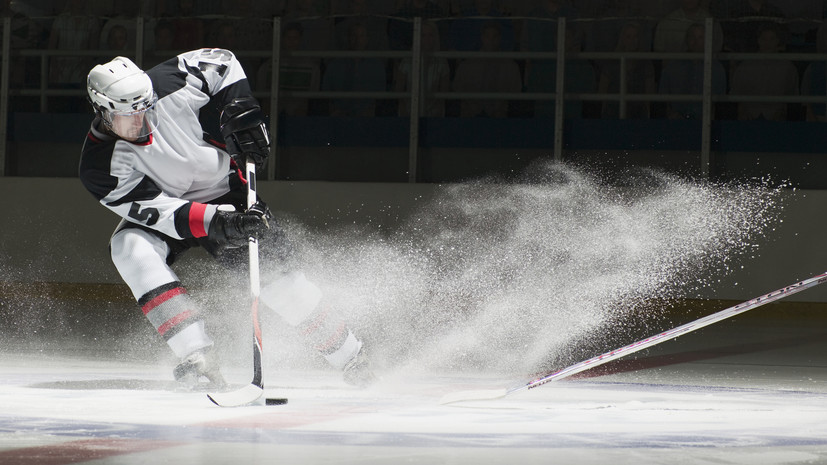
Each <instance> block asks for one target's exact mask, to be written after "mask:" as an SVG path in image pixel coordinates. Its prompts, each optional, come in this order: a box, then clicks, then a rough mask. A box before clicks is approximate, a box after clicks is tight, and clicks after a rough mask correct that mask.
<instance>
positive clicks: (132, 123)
mask: <svg viewBox="0 0 827 465" xmlns="http://www.w3.org/2000/svg"><path fill="white" fill-rule="evenodd" d="M156 101H157V97H155V96H153V98H152V99H151V100H149V101H148V102H146V103H145V106H144V107H143V108H140V109H137V110H133V111H115V110H113V111H110V112H108V113H107V114H106V115H105V116H106V118H107V123H108V125H109V127H110V128H111V129H112V132H114V133H115V134H117V135H118V136H119V137H121V138H122V139H124V140H128V141H130V142H134V141H136V140H138V139H142V138H144V137H146V136H148V135H149V134H151V133H152V131H154V130H155V129H156V128H157V126H158V117H157V113H156V108H155V102H156Z"/></svg>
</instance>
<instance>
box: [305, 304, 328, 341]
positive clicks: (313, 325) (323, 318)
mask: <svg viewBox="0 0 827 465" xmlns="http://www.w3.org/2000/svg"><path fill="white" fill-rule="evenodd" d="M327 310H328V309H327V307H325V308H324V309H323V310H322V311H321V312H319V314H318V315H316V318H314V319H313V321H311V322H310V324H309V325H307V326H306V327H305V328H304V330H303V331H302V333H303V334H304V335H305V336H309V335H310V334H311V333H315V332H316V330H318V329H319V328H320V327H321V326H322V325H323V324H325V323H326V322H327Z"/></svg>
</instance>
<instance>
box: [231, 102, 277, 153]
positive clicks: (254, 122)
mask: <svg viewBox="0 0 827 465" xmlns="http://www.w3.org/2000/svg"><path fill="white" fill-rule="evenodd" d="M220 124H221V135H222V136H224V142H225V144H226V146H227V153H229V154H230V156H231V157H232V158H233V160H235V163H236V165H238V167H239V168H243V167H244V164H245V162H246V161H247V158H248V157H249V158H252V159H253V162H255V164H256V166H258V167H261V166H263V165H264V162H265V161H267V157H269V156H270V137H269V135H268V133H267V126H265V124H264V118H263V116H262V114H261V108H260V107H259V105H258V102H256V100H255V99H254V98H252V97H249V98H237V99H234V100H233V101H232V102H230V103H229V104H228V105H227V106H226V107H224V109H223V110H222V112H221V121H220Z"/></svg>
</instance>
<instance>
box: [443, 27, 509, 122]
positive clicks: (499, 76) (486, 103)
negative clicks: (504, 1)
mask: <svg viewBox="0 0 827 465" xmlns="http://www.w3.org/2000/svg"><path fill="white" fill-rule="evenodd" d="M501 41H502V38H501V37H500V25H499V23H497V22H493V21H492V22H488V23H486V24H485V25H484V26H483V28H482V31H481V33H480V44H481V46H480V51H483V52H498V51H500V43H501ZM453 89H454V91H456V92H520V91H521V90H522V82H521V79H520V68H519V66H517V63H516V62H515V61H514V60H511V59H503V58H468V59H466V60H463V61H462V62H460V63H459V66H458V67H457V72H456V76H454V83H453ZM460 116H463V117H473V116H487V117H491V118H505V117H506V116H508V100H506V99H497V100H494V99H483V100H481V99H464V100H461V101H460Z"/></svg>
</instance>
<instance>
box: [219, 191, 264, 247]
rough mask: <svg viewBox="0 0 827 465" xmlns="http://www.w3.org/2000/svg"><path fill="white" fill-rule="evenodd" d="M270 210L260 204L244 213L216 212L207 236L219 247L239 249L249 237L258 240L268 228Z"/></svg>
mask: <svg viewBox="0 0 827 465" xmlns="http://www.w3.org/2000/svg"><path fill="white" fill-rule="evenodd" d="M271 218H272V216H271V215H270V210H269V209H268V208H267V206H266V205H264V204H263V203H261V202H258V203H256V204H255V205H253V206H252V207H250V208H249V209H248V210H247V211H246V212H228V211H222V210H218V211H217V212H216V213H215V216H213V219H212V221H211V222H210V229H209V232H208V236H209V238H210V239H212V240H214V241H216V242H218V243H219V244H221V245H225V246H229V247H241V246H243V245H245V244H247V243H248V242H249V240H250V238H251V237H254V238H256V239H258V238H259V237H261V236H262V235H263V234H264V233H265V232H266V231H267V230H268V229H269V228H270V219H271Z"/></svg>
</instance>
